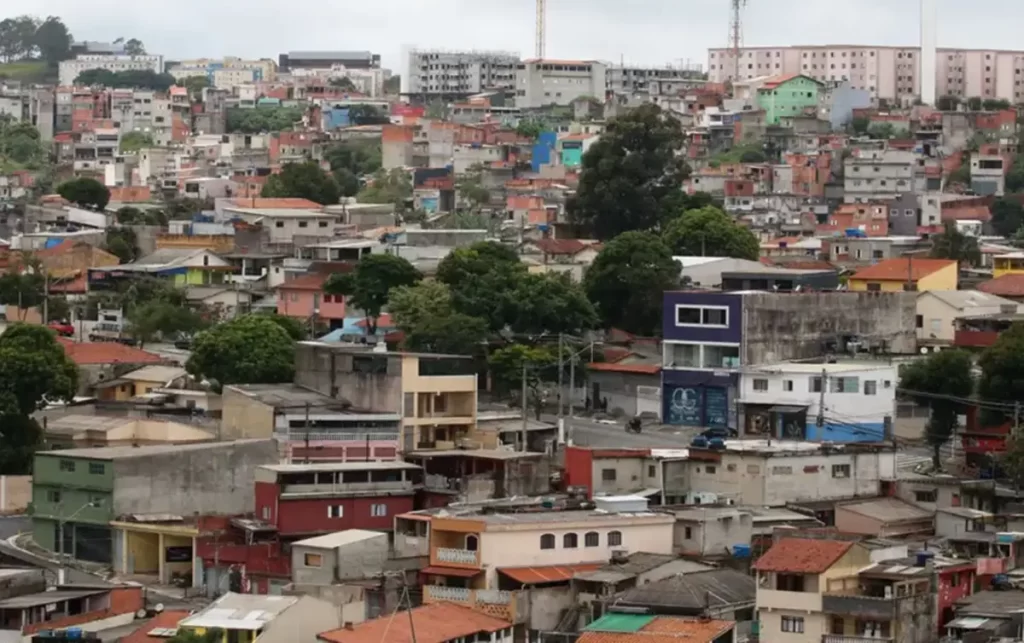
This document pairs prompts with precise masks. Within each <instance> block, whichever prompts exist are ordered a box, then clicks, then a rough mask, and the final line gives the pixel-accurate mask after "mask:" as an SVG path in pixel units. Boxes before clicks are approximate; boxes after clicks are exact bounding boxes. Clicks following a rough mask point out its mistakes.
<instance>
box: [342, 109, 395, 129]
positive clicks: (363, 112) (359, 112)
mask: <svg viewBox="0 0 1024 643" xmlns="http://www.w3.org/2000/svg"><path fill="white" fill-rule="evenodd" d="M348 120H349V122H350V123H352V124H353V125H386V124H388V123H390V122H391V118H390V117H389V116H388V115H387V114H385V113H383V112H381V111H380V110H379V109H377V107H375V106H374V105H353V106H352V107H349V108H348Z"/></svg>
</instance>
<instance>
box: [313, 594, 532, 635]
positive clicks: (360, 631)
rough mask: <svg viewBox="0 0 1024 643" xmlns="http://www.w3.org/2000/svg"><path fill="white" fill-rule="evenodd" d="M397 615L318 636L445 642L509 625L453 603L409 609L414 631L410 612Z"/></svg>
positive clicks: (432, 604)
mask: <svg viewBox="0 0 1024 643" xmlns="http://www.w3.org/2000/svg"><path fill="white" fill-rule="evenodd" d="M400 616H401V618H391V617H390V616H383V617H381V618H375V619H373V620H372V621H366V622H365V623H360V624H359V625H355V626H353V627H352V629H345V628H342V629H338V630H331V631H330V632H323V633H322V634H319V635H318V636H317V638H318V639H320V640H322V641H329V642H330V643H380V642H381V641H387V643H413V641H414V640H415V641H416V643H445V642H446V641H451V640H453V639H458V638H462V637H468V636H470V635H473V634H477V633H479V632H497V631H499V630H504V629H507V628H510V627H512V624H511V623H509V622H508V621H503V620H501V619H499V618H494V617H493V616H488V615H486V614H483V613H481V612H477V611H476V610H472V609H470V608H468V607H462V606H461V605H456V604H454V603H431V604H430V605H424V606H422V607H417V608H415V609H414V610H412V627H413V631H410V628H409V615H408V614H401V615H400ZM414 632H415V639H414V638H413V633H414Z"/></svg>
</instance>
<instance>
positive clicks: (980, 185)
mask: <svg viewBox="0 0 1024 643" xmlns="http://www.w3.org/2000/svg"><path fill="white" fill-rule="evenodd" d="M1008 169H1009V166H1008V163H1007V159H1006V158H1004V157H1003V155H1002V154H991V153H989V154H985V153H984V151H979V153H977V154H972V155H971V190H973V191H974V193H975V194H978V195H981V196H989V195H995V196H1003V194H1004V193H1005V192H1006V172H1007V170H1008Z"/></svg>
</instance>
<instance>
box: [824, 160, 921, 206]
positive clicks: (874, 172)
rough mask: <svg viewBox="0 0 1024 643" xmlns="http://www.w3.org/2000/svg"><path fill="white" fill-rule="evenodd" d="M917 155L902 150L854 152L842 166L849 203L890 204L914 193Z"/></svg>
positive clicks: (846, 200)
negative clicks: (877, 202)
mask: <svg viewBox="0 0 1024 643" xmlns="http://www.w3.org/2000/svg"><path fill="white" fill-rule="evenodd" d="M918 160H919V159H918V155H917V154H915V153H914V152H908V151H903V150H855V151H854V153H853V155H852V156H850V157H849V158H847V159H846V161H845V162H844V164H843V200H844V201H845V202H846V203H872V202H876V201H891V200H893V199H897V198H899V196H900V195H901V194H907V193H912V192H915V191H916V190H917V188H916V187H915V183H914V181H915V169H916V167H917V165H918Z"/></svg>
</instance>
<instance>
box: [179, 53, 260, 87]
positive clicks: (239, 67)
mask: <svg viewBox="0 0 1024 643" xmlns="http://www.w3.org/2000/svg"><path fill="white" fill-rule="evenodd" d="M167 73H168V74H170V75H171V76H174V79H175V80H184V79H186V78H191V77H193V76H202V77H203V78H206V79H207V81H208V82H209V85H210V86H211V87H216V88H218V89H232V88H234V87H237V86H238V85H243V84H245V83H259V82H273V81H274V80H275V79H276V78H277V64H276V63H274V61H273V60H267V59H265V58H264V59H262V60H244V59H242V58H235V57H233V56H226V57H224V58H221V59H210V58H199V59H195V60H182V61H180V62H177V63H175V64H174V65H173V66H172V67H170V68H168V70H167Z"/></svg>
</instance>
